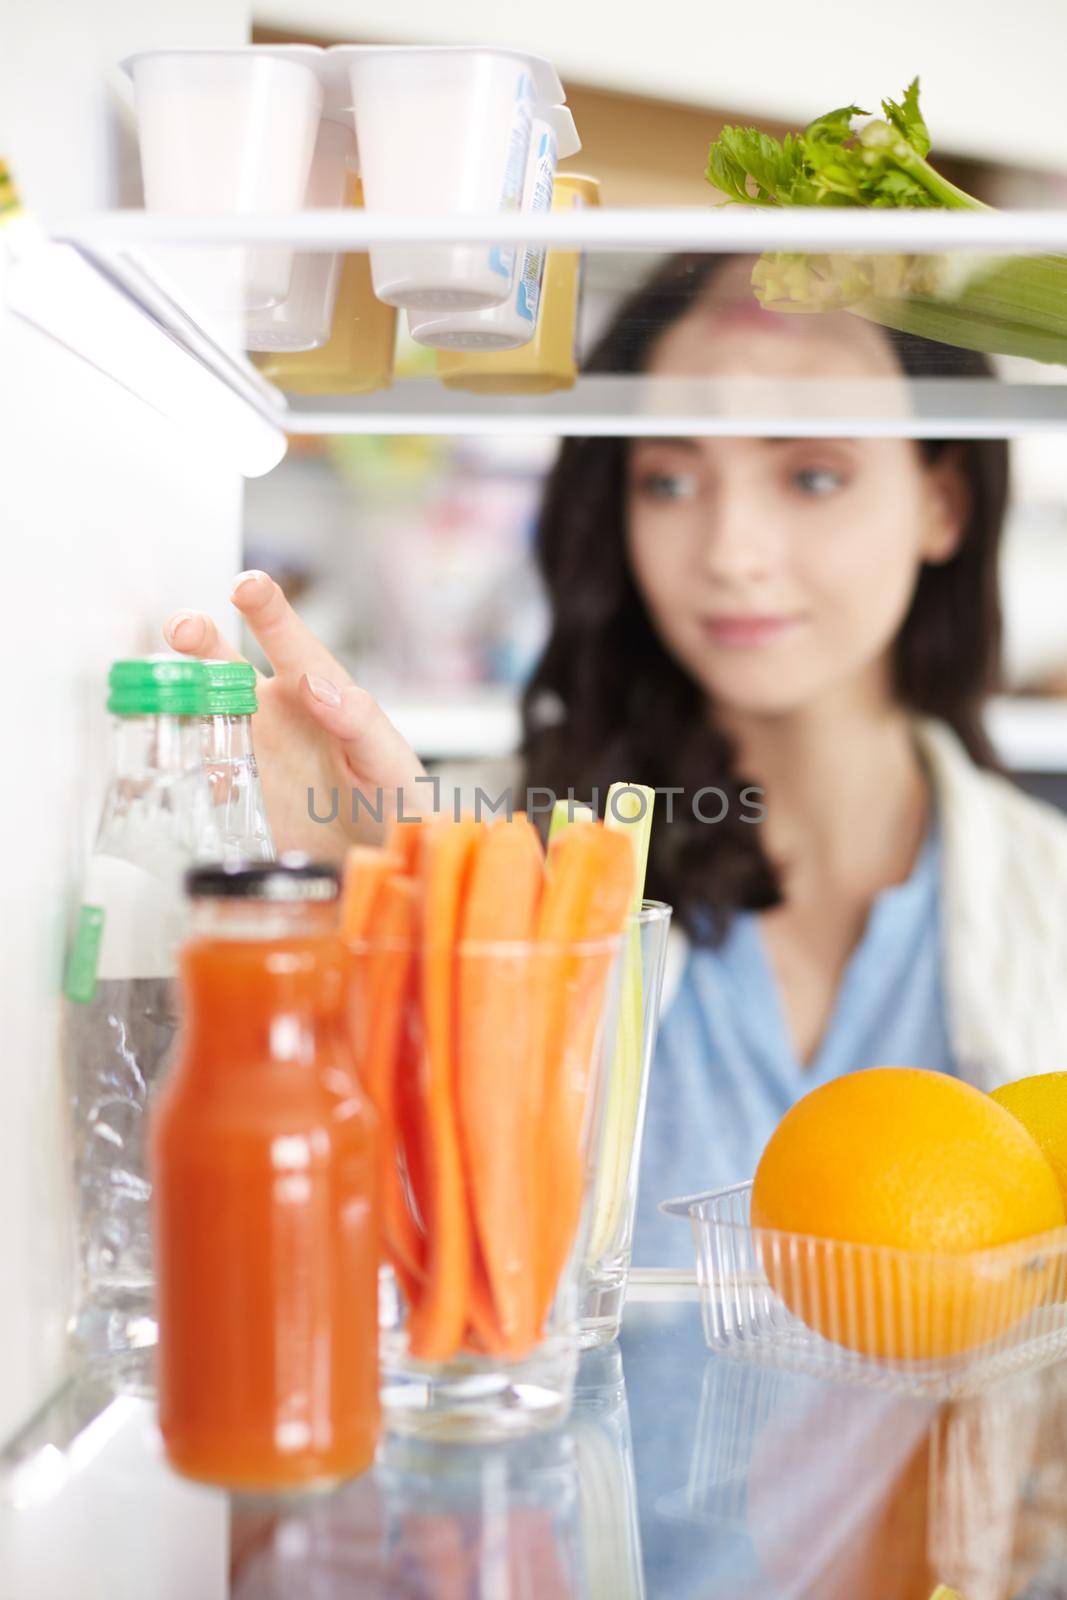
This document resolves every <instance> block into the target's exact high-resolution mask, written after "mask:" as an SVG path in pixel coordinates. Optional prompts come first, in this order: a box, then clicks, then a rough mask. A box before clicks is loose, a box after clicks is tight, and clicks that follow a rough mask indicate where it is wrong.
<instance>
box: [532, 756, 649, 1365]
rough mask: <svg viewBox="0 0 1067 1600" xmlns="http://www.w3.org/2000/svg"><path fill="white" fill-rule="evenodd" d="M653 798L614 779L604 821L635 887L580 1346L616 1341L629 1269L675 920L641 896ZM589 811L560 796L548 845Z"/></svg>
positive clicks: (622, 962)
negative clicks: (629, 863)
mask: <svg viewBox="0 0 1067 1600" xmlns="http://www.w3.org/2000/svg"><path fill="white" fill-rule="evenodd" d="M655 800H656V794H655V790H654V789H649V788H647V787H645V786H644V785H643V784H639V783H614V784H612V786H611V788H610V789H609V791H608V798H607V805H606V808H605V816H604V826H605V827H606V828H607V829H609V830H613V831H618V832H619V833H620V834H622V835H623V836H624V837H626V838H627V839H628V841H629V843H630V845H631V847H632V851H633V857H634V889H633V899H632V902H631V907H630V916H629V917H628V919H627V923H626V931H625V937H624V942H623V950H622V954H621V957H620V965H621V971H620V975H619V1002H618V1017H617V1025H616V1029H615V1040H614V1057H613V1060H612V1065H611V1070H610V1072H609V1073H608V1074H607V1075H606V1079H605V1107H604V1121H603V1126H602V1129H601V1135H600V1141H599V1145H598V1159H597V1172H596V1180H595V1185H594V1193H593V1204H592V1217H591V1222H590V1228H589V1235H588V1238H587V1243H586V1252H585V1262H584V1267H583V1270H582V1277H581V1287H580V1299H579V1311H578V1317H579V1336H580V1343H581V1346H582V1348H583V1350H587V1349H593V1348H596V1347H597V1346H600V1345H606V1344H609V1343H610V1342H611V1340H612V1339H614V1338H616V1337H617V1335H618V1332H619V1327H620V1324H621V1322H622V1308H623V1302H624V1300H625V1298H626V1284H627V1280H628V1278H629V1274H630V1255H631V1249H632V1245H633V1231H634V1219H635V1215H636V1211H637V1180H638V1168H639V1166H640V1160H641V1143H642V1136H643V1133H644V1123H645V1100H646V1097H647V1094H648V1074H649V1068H650V1066H651V1063H652V1053H653V1049H654V1046H655V1042H656V1030H657V1028H658V1025H659V1001H660V991H661V989H662V986H663V969H664V964H665V961H666V955H667V935H668V933H669V931H670V924H671V908H670V906H667V905H664V904H663V903H662V902H661V901H658V900H646V899H645V898H644V887H645V869H646V866H647V863H648V847H649V841H650V839H651V835H652V812H653V807H654V805H655ZM591 816H592V812H591V811H588V810H584V809H583V808H581V807H576V806H573V805H570V804H569V803H568V802H567V801H559V802H558V803H557V805H556V807H555V810H554V812H553V815H552V826H551V828H550V830H549V844H550V846H551V845H552V844H553V843H554V842H555V840H556V839H557V838H559V836H560V835H561V833H562V832H563V831H564V830H565V829H566V828H568V827H571V826H573V824H574V821H575V820H576V819H577V820H588V818H589V817H591Z"/></svg>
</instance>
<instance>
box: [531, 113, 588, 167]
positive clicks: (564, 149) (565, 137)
mask: <svg viewBox="0 0 1067 1600" xmlns="http://www.w3.org/2000/svg"><path fill="white" fill-rule="evenodd" d="M537 120H538V121H539V122H547V124H548V126H549V127H550V128H551V129H552V131H553V132H554V133H555V135H556V144H557V146H558V148H557V151H556V154H557V157H558V159H559V160H560V161H566V160H567V158H568V157H569V156H576V155H577V154H578V152H579V150H580V149H581V148H582V141H581V140H580V139H579V137H578V129H577V128H576V127H575V125H574V116H573V114H572V112H571V110H570V108H569V107H568V106H545V108H544V110H543V111H539V112H538V113H537Z"/></svg>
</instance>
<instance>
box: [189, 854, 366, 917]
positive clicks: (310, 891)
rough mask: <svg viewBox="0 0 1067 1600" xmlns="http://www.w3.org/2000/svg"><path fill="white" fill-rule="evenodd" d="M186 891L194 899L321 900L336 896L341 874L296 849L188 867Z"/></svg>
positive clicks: (312, 902)
mask: <svg viewBox="0 0 1067 1600" xmlns="http://www.w3.org/2000/svg"><path fill="white" fill-rule="evenodd" d="M185 891H186V893H187V894H188V895H189V896H190V898H192V899H193V900H269V901H270V902H271V903H272V904H274V905H277V904H278V903H279V902H285V903H287V904H290V905H308V904H316V903H318V904H322V903H323V902H324V901H330V900H336V899H337V897H338V895H339V894H340V892H341V874H340V873H339V872H338V870H337V868H336V867H332V866H330V865H328V864H327V863H326V862H323V861H312V860H311V858H310V857H309V856H305V855H299V854H297V853H295V852H293V853H291V854H289V855H283V856H279V857H278V860H277V861H259V862H254V863H250V862H245V863H242V862H234V863H232V864H226V863H223V862H213V863H211V864H210V865H207V866H202V867H191V868H190V870H189V871H188V872H187V873H186V874H185Z"/></svg>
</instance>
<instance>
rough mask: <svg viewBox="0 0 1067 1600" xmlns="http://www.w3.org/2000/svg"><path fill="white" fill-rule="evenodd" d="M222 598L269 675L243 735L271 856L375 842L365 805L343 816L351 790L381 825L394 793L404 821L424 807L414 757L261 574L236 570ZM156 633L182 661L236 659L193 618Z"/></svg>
mask: <svg viewBox="0 0 1067 1600" xmlns="http://www.w3.org/2000/svg"><path fill="white" fill-rule="evenodd" d="M231 599H232V600H233V603H234V605H235V606H236V607H237V609H238V611H240V613H241V615H242V616H243V617H244V619H245V621H246V622H247V623H248V626H249V627H250V628H251V630H252V632H253V633H254V634H255V636H256V638H257V639H258V640H259V643H260V645H261V646H262V648H263V652H264V654H265V655H266V657H267V660H268V661H269V662H270V664H271V666H272V667H273V669H274V676H273V677H270V678H263V677H260V678H259V681H258V683H257V686H256V694H257V697H258V700H259V710H258V711H257V712H256V715H255V717H254V719H253V730H254V734H255V747H256V760H257V762H258V765H259V771H260V777H261V779H262V783H263V794H264V799H265V801H266V805H267V814H268V816H269V818H270V825H271V831H272V833H273V835H274V843H275V845H276V847H277V849H278V850H279V851H281V850H305V851H307V852H308V854H309V855H313V856H317V857H319V858H320V859H321V858H323V857H326V858H334V859H337V858H339V857H340V856H341V855H342V854H343V852H344V850H345V847H346V846H347V845H349V844H351V843H353V842H354V841H355V840H356V839H363V840H367V841H370V840H373V839H375V838H377V837H378V835H379V834H380V833H381V831H382V828H381V826H379V825H378V824H376V823H375V822H374V820H373V818H372V817H371V816H370V814H369V812H368V811H367V809H366V807H360V808H359V811H358V817H357V818H356V819H355V820H354V819H353V806H354V794H355V793H356V792H359V793H361V794H362V795H363V796H364V797H365V799H366V801H367V803H368V804H369V805H370V806H372V807H373V808H374V809H375V811H377V810H378V809H379V803H380V802H382V805H381V809H382V816H383V823H384V820H385V819H388V818H389V817H391V816H392V815H393V814H394V813H395V812H396V809H397V803H398V802H397V791H398V790H399V791H401V793H402V804H403V809H404V815H406V816H409V817H414V815H415V814H416V812H417V811H418V810H419V809H420V807H422V808H423V809H425V807H426V805H427V802H428V798H429V796H430V795H431V792H432V791H431V786H430V785H429V784H428V783H422V784H416V783H415V779H416V778H418V777H421V776H423V775H424V774H423V768H422V764H421V762H420V761H419V759H418V757H417V756H416V755H415V753H414V751H413V750H412V749H411V747H410V746H409V745H408V744H407V743H406V741H405V740H404V739H403V738H402V737H401V735H400V734H399V733H398V732H397V730H396V728H394V727H393V724H392V723H391V722H390V721H389V719H388V717H387V716H386V715H385V713H384V712H383V711H382V709H381V707H380V706H379V705H378V704H377V702H376V701H375V700H374V699H372V697H371V696H370V695H369V694H368V693H367V691H366V690H365V689H360V688H359V687H358V686H357V685H356V684H354V683H353V682H352V680H351V678H350V677H349V676H348V673H347V672H345V670H344V668H343V667H341V666H340V665H339V663H338V662H337V661H335V660H334V658H333V656H332V655H331V654H330V652H329V651H328V650H327V649H326V648H325V646H324V645H322V644H320V643H319V641H318V640H317V639H316V638H315V636H314V634H313V633H311V632H310V630H309V629H308V628H306V627H305V626H304V624H303V623H302V622H301V621H300V618H299V617H298V616H297V614H296V612H295V611H294V610H293V608H292V606H291V605H290V604H289V602H288V601H287V600H286V598H285V596H284V595H283V594H282V591H281V589H279V587H278V585H277V584H276V583H275V582H274V580H273V579H272V578H270V577H268V576H267V574H266V573H265V572H242V573H241V575H240V577H239V578H238V579H237V582H236V584H235V585H234V589H233V594H232V595H231ZM163 632H164V636H165V638H166V640H167V643H168V644H169V645H170V646H171V648H172V649H174V650H178V651H180V652H181V653H182V654H183V655H188V656H199V657H201V658H203V659H215V660H219V659H222V660H226V661H240V660H241V659H242V658H241V657H240V656H239V655H238V654H237V653H236V651H234V650H232V649H231V648H230V646H229V645H228V644H227V643H226V641H225V640H224V639H223V638H221V636H220V634H219V631H218V628H217V627H216V626H215V623H214V622H213V621H212V619H211V618H210V617H208V616H204V615H203V614H202V613H200V612H195V611H178V612H175V614H174V616H172V617H171V618H170V620H169V621H168V622H167V624H166V626H165V628H164V630H163ZM335 791H336V801H337V805H336V811H337V815H336V817H335V818H332V813H333V811H334V809H335V808H334V799H335ZM316 817H319V818H323V819H327V818H332V820H329V821H327V820H322V821H316V820H315V818H316Z"/></svg>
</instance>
